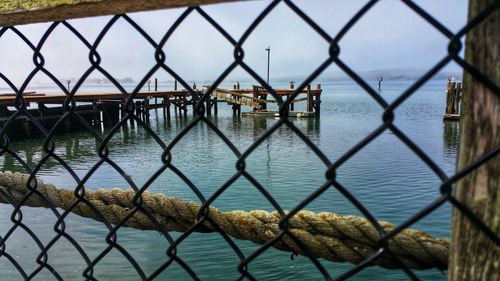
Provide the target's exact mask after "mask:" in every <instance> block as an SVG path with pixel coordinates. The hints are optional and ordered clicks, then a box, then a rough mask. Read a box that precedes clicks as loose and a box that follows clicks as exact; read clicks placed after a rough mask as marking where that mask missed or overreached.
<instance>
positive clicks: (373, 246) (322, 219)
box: [0, 171, 450, 269]
mask: <svg viewBox="0 0 500 281" xmlns="http://www.w3.org/2000/svg"><path fill="white" fill-rule="evenodd" d="M28 177H29V176H28V175H25V174H20V173H12V172H8V171H7V172H0V189H2V190H3V191H4V193H6V194H8V197H10V198H4V197H2V195H1V193H0V202H1V203H8V202H9V199H11V200H13V201H14V202H16V204H17V203H18V202H20V201H21V199H22V198H23V197H24V196H25V195H26V194H27V193H28V192H29V191H30V190H29V189H28V188H27V180H28ZM36 190H37V192H39V193H40V194H42V195H43V196H45V197H46V198H47V199H48V200H49V201H50V202H51V203H52V204H53V205H54V206H56V207H58V208H61V209H65V210H66V209H67V208H69V207H70V206H71V204H73V203H74V202H75V201H76V200H77V198H76V197H75V196H74V194H73V191H70V190H66V189H57V188H56V187H55V186H53V185H51V184H46V183H44V182H43V181H41V180H40V179H37V188H36ZM135 195H136V193H135V192H134V191H133V190H131V189H129V190H121V189H118V188H114V189H97V190H96V191H91V190H85V199H86V200H88V201H89V202H90V203H91V204H93V205H94V206H95V207H96V209H98V210H99V212H101V214H102V216H103V217H104V218H105V219H106V220H107V221H108V222H109V223H112V224H116V223H118V222H120V221H121V220H122V219H123V218H125V217H126V216H127V214H129V212H130V210H131V209H133V208H135V207H136V206H135V205H134V204H133V198H134V196H135ZM6 197H7V196H6ZM24 205H26V206H31V207H48V206H47V204H46V202H45V201H44V200H42V198H40V197H39V196H37V195H35V194H33V195H31V196H30V197H29V198H28V199H27V200H26V202H25V203H24ZM141 206H142V208H144V209H145V210H147V211H148V212H150V213H151V214H152V215H153V216H154V217H155V218H156V220H157V221H158V222H159V223H160V224H161V225H162V226H163V227H164V228H165V229H166V230H168V231H180V232H183V231H186V230H187V229H188V228H189V227H191V226H192V225H193V224H194V223H195V222H196V216H197V214H198V212H199V210H200V208H201V205H199V204H197V203H195V202H192V201H183V200H181V199H179V198H176V197H167V196H165V195H164V194H160V193H156V194H153V193H149V192H144V193H143V194H142V204H141ZM72 212H74V213H76V214H78V215H80V216H83V217H88V218H93V219H95V220H99V216H98V215H97V214H96V213H95V212H94V211H93V210H92V208H90V207H89V206H87V205H86V204H85V203H83V202H80V203H79V204H77V205H76V207H75V208H74V209H73V210H72ZM209 216H210V218H211V219H212V220H213V221H214V222H216V223H217V224H218V225H219V226H220V227H221V228H222V229H223V230H224V231H225V232H226V233H227V234H228V235H229V236H231V237H234V238H237V239H243V240H250V241H252V242H255V243H257V244H264V243H265V242H266V241H268V240H269V239H273V238H275V237H276V236H277V235H279V234H280V232H281V231H282V230H281V229H280V227H279V225H278V224H279V222H280V220H281V217H280V215H279V214H278V212H276V211H274V212H267V211H262V210H253V211H249V212H245V211H240V210H236V211H231V212H222V211H220V210H219V209H217V208H215V207H210V212H209ZM379 223H380V225H381V226H382V227H383V229H384V230H385V231H386V232H389V231H391V230H393V229H394V228H395V226H394V225H393V224H390V223H387V222H379ZM125 226H128V227H133V228H138V229H143V230H158V227H157V225H156V224H154V223H153V222H152V221H151V220H150V219H149V218H148V217H147V216H146V215H145V214H144V213H141V211H138V212H136V213H135V214H134V215H133V216H131V217H130V219H128V220H127V222H126V223H125ZM197 231H199V232H213V231H216V230H215V229H214V227H213V226H212V225H211V224H210V223H209V222H207V221H205V222H204V223H203V224H202V226H201V227H200V228H198V229H197ZM288 231H289V232H290V233H291V234H292V235H294V236H295V237H296V238H297V240H299V241H300V242H301V243H302V244H303V245H306V246H307V247H308V248H309V249H310V250H311V252H312V253H313V254H314V255H315V256H316V257H320V258H324V259H326V260H330V261H335V262H350V263H354V264H358V263H360V262H362V261H363V260H365V259H366V258H368V257H370V256H371V255H373V254H374V253H375V252H376V251H377V250H378V249H379V248H380V246H379V245H378V244H377V241H378V240H379V239H380V235H379V233H378V231H377V230H376V229H375V227H374V226H373V225H372V224H371V223H370V222H369V221H368V220H366V219H363V218H360V217H356V216H340V215H338V214H335V213H328V212H322V213H314V212H311V211H305V210H303V211H299V212H298V213H297V214H296V215H294V216H293V217H292V218H291V219H290V221H289V223H288ZM273 247H274V248H276V249H279V250H284V251H288V252H290V251H292V252H294V253H296V254H299V255H305V253H304V252H303V251H302V249H301V248H300V247H299V246H298V245H297V244H296V243H295V242H294V241H293V239H291V238H290V237H289V236H288V235H287V234H285V235H283V236H282V237H281V238H280V239H278V240H277V241H276V243H274V244H273ZM388 248H389V250H390V251H391V253H393V254H394V255H395V256H396V258H397V259H398V260H399V261H401V262H404V263H405V264H406V265H407V266H409V267H411V268H415V269H428V268H438V269H446V268H447V265H448V253H449V248H450V242H449V240H447V239H440V238H433V237H432V236H430V235H429V234H427V233H425V232H422V231H418V230H413V229H405V230H403V231H401V232H400V233H399V234H398V235H396V236H395V237H394V238H392V239H391V240H390V241H389V244H388ZM373 264H374V265H378V266H381V267H385V268H391V269H392V268H399V265H398V263H397V262H396V261H395V260H394V259H393V258H392V257H391V256H390V255H389V254H387V253H384V254H382V255H381V257H379V258H378V259H376V260H375V261H374V262H373Z"/></svg>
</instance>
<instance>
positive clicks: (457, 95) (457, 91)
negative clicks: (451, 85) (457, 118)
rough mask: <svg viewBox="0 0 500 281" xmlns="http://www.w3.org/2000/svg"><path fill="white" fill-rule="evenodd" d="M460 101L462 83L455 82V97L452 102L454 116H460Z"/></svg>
mask: <svg viewBox="0 0 500 281" xmlns="http://www.w3.org/2000/svg"><path fill="white" fill-rule="evenodd" d="M461 99H462V82H457V85H456V87H455V96H454V101H455V105H454V108H455V114H457V115H460V112H461V107H462V105H461Z"/></svg>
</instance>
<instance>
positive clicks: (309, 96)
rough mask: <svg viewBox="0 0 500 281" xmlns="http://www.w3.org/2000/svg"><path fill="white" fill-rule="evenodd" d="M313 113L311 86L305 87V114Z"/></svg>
mask: <svg viewBox="0 0 500 281" xmlns="http://www.w3.org/2000/svg"><path fill="white" fill-rule="evenodd" d="M312 111H313V95H312V91H311V84H308V85H307V112H312Z"/></svg>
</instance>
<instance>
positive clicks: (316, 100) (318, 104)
mask: <svg viewBox="0 0 500 281" xmlns="http://www.w3.org/2000/svg"><path fill="white" fill-rule="evenodd" d="M316 90H318V94H317V95H316V96H315V97H314V111H315V113H314V115H315V116H316V117H319V114H320V113H321V84H317V85H316Z"/></svg>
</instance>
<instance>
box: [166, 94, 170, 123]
mask: <svg viewBox="0 0 500 281" xmlns="http://www.w3.org/2000/svg"><path fill="white" fill-rule="evenodd" d="M166 103H167V105H166V107H167V120H170V97H168V96H167V100H166Z"/></svg>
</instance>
